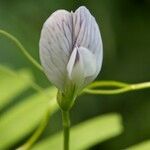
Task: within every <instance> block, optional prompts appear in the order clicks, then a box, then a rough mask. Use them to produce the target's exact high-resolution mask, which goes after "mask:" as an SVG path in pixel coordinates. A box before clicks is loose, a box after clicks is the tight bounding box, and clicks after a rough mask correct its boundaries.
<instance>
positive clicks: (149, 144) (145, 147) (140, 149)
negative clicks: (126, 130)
mask: <svg viewBox="0 0 150 150" xmlns="http://www.w3.org/2000/svg"><path fill="white" fill-rule="evenodd" d="M149 149H150V140H149V141H144V142H142V143H139V144H137V145H134V146H132V147H129V148H127V150H149Z"/></svg>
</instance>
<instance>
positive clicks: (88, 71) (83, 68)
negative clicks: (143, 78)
mask: <svg viewBox="0 0 150 150" xmlns="http://www.w3.org/2000/svg"><path fill="white" fill-rule="evenodd" d="M67 71H68V75H69V78H70V80H71V81H72V82H73V83H74V84H75V85H76V86H77V87H78V88H81V87H84V82H85V81H84V80H85V79H86V78H87V77H90V76H93V75H95V73H96V59H95V56H94V55H93V54H92V52H90V51H89V50H88V49H86V48H84V47H79V48H77V47H76V48H75V49H74V50H73V52H72V54H71V57H70V60H69V62H68V65H67Z"/></svg>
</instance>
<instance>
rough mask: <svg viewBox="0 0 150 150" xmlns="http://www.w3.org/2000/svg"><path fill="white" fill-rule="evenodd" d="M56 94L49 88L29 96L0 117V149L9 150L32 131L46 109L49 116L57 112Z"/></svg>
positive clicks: (54, 90) (54, 89) (53, 89)
mask: <svg viewBox="0 0 150 150" xmlns="http://www.w3.org/2000/svg"><path fill="white" fill-rule="evenodd" d="M56 92H57V90H56V88H50V89H47V90H44V91H43V92H41V93H38V94H35V95H33V96H30V97H28V98H26V99H24V100H23V101H21V102H20V103H18V104H17V105H16V106H14V107H13V108H11V109H9V110H8V111H7V112H5V113H4V114H3V115H2V116H1V118H0V149H7V148H9V146H11V145H12V144H15V143H16V142H18V141H20V140H21V139H22V138H24V137H25V136H26V135H28V134H29V133H30V132H31V131H33V130H34V129H35V127H36V126H37V125H38V124H39V122H40V120H41V119H42V117H43V115H44V113H45V112H46V110H47V109H48V107H51V114H52V113H54V112H55V111H56V110H57V102H56Z"/></svg>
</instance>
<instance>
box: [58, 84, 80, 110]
mask: <svg viewBox="0 0 150 150" xmlns="http://www.w3.org/2000/svg"><path fill="white" fill-rule="evenodd" d="M76 97H77V92H76V87H75V85H71V86H68V88H67V89H66V90H65V91H64V92H62V91H61V90H58V92H57V102H58V104H59V106H60V108H61V109H62V110H63V111H68V110H70V109H71V107H72V106H73V104H74V101H75V99H76Z"/></svg>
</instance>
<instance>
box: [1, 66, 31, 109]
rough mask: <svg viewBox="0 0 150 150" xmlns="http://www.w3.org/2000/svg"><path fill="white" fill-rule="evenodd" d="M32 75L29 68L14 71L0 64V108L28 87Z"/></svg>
mask: <svg viewBox="0 0 150 150" xmlns="http://www.w3.org/2000/svg"><path fill="white" fill-rule="evenodd" d="M32 80H33V76H32V74H31V72H30V71H29V70H21V71H18V72H16V73H14V72H13V71H11V70H10V69H8V68H6V67H4V66H0V110H1V109H2V108H3V107H5V106H6V105H7V104H8V103H9V102H10V101H12V100H13V98H15V97H16V96H18V95H19V94H20V93H22V92H23V91H25V90H26V89H27V88H29V87H30V85H31V81H32Z"/></svg>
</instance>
